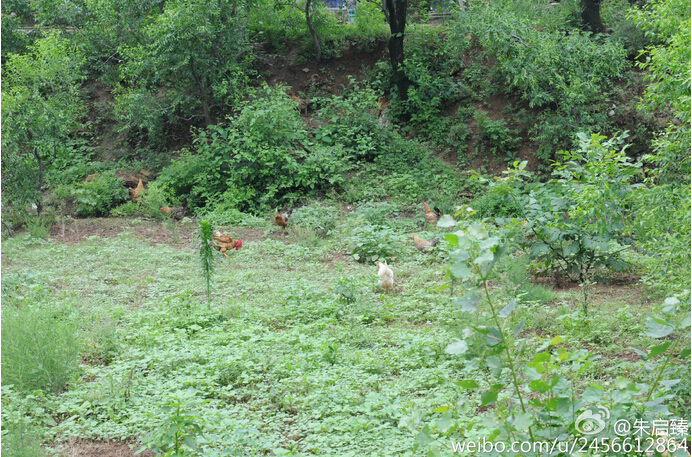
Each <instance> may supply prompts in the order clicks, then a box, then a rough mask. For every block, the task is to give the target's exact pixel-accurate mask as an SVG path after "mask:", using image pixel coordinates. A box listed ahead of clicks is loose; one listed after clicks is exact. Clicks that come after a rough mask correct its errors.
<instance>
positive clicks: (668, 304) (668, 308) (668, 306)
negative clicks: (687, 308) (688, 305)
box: [661, 297, 680, 315]
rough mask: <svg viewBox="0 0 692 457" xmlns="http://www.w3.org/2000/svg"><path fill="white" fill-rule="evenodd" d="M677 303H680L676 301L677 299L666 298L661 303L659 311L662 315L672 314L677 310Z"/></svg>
mask: <svg viewBox="0 0 692 457" xmlns="http://www.w3.org/2000/svg"><path fill="white" fill-rule="evenodd" d="M678 303H680V300H678V299H677V298H675V297H668V298H666V300H665V301H664V302H663V305H662V306H661V311H662V312H663V314H668V315H671V314H674V313H675V310H676V309H677V308H678Z"/></svg>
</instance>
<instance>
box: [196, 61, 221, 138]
mask: <svg viewBox="0 0 692 457" xmlns="http://www.w3.org/2000/svg"><path fill="white" fill-rule="evenodd" d="M190 72H191V73H192V77H193V78H194V80H195V83H197V87H199V100H200V102H201V104H202V113H203V114H204V123H205V125H206V126H207V127H209V126H210V125H214V124H216V122H214V119H213V118H212V117H211V110H210V109H209V103H208V102H207V100H208V99H209V88H208V87H207V85H206V84H205V83H204V81H202V78H200V77H199V75H197V70H196V69H195V59H194V57H191V58H190Z"/></svg>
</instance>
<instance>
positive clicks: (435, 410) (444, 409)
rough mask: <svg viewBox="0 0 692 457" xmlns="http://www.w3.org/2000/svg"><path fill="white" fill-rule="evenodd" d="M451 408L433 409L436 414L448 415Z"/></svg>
mask: <svg viewBox="0 0 692 457" xmlns="http://www.w3.org/2000/svg"><path fill="white" fill-rule="evenodd" d="M450 408H451V406H440V407H439V408H435V409H433V411H434V412H436V413H446V412H447V411H449V410H450Z"/></svg>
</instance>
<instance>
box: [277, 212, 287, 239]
mask: <svg viewBox="0 0 692 457" xmlns="http://www.w3.org/2000/svg"><path fill="white" fill-rule="evenodd" d="M289 216H290V213H282V214H279V213H276V214H274V221H275V222H276V225H278V226H279V227H281V228H282V229H283V234H284V235H286V224H287V223H288V217H289Z"/></svg>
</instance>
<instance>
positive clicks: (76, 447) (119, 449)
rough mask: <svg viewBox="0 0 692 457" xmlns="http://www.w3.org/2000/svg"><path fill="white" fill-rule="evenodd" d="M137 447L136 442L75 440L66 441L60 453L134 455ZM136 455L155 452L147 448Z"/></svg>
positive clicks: (146, 456) (148, 456)
mask: <svg viewBox="0 0 692 457" xmlns="http://www.w3.org/2000/svg"><path fill="white" fill-rule="evenodd" d="M138 449H139V445H138V444H136V443H126V442H122V441H88V440H75V441H70V442H68V443H67V444H66V445H65V447H64V448H63V449H62V450H61V452H60V455H61V456H65V457H131V456H132V457H134V455H135V452H137V450H138ZM137 455H138V456H141V457H153V456H154V455H155V454H154V453H153V452H151V451H149V450H147V451H144V452H142V453H140V454H137Z"/></svg>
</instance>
